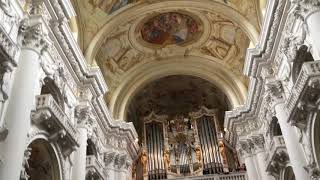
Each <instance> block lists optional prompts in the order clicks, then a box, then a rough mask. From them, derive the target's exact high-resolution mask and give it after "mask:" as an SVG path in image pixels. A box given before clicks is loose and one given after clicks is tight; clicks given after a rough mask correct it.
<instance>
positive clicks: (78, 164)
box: [72, 127, 88, 180]
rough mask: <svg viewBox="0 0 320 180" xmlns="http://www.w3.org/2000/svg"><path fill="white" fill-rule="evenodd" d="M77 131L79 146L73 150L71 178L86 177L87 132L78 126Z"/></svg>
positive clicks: (81, 178)
mask: <svg viewBox="0 0 320 180" xmlns="http://www.w3.org/2000/svg"><path fill="white" fill-rule="evenodd" d="M78 132H79V138H78V140H79V148H78V149H77V151H76V152H75V156H74V165H73V170H72V180H85V179H86V158H87V139H88V133H87V129H86V128H85V127H80V128H79V129H78Z"/></svg>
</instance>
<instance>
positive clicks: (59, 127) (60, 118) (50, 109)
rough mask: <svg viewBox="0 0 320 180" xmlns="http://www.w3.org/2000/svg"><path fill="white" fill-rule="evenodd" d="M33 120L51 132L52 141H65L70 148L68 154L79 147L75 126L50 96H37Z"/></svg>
mask: <svg viewBox="0 0 320 180" xmlns="http://www.w3.org/2000/svg"><path fill="white" fill-rule="evenodd" d="M32 120H33V122H34V123H35V124H41V125H43V126H44V127H45V128H46V129H47V130H48V132H50V134H51V136H50V138H51V140H54V139H57V138H58V139H59V138H61V139H63V144H64V145H68V146H69V147H68V148H67V149H68V151H66V153H68V154H69V153H71V152H72V151H73V150H74V149H75V146H78V134H77V130H76V128H75V126H74V125H73V124H72V123H71V120H70V119H69V118H68V116H67V115H66V114H65V113H64V112H63V111H62V110H61V108H60V106H59V105H58V103H57V102H56V101H55V100H54V98H53V97H52V96H51V95H50V94H45V95H38V96H36V110H34V111H33V112H32ZM69 148H71V149H69ZM70 150H71V151H70ZM68 154H65V155H68Z"/></svg>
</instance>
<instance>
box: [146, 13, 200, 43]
mask: <svg viewBox="0 0 320 180" xmlns="http://www.w3.org/2000/svg"><path fill="white" fill-rule="evenodd" d="M200 31H201V30H200V24H199V23H198V22H196V20H194V19H193V18H192V17H190V16H188V15H185V14H181V13H176V12H169V13H163V14H160V15H158V16H156V17H153V18H151V19H150V20H148V21H147V22H146V23H144V24H143V26H142V28H141V35H142V39H143V40H145V41H146V42H148V43H152V44H157V45H162V46H166V45H170V44H177V45H183V44H185V43H186V42H189V41H190V40H192V39H194V38H196V36H199V33H200Z"/></svg>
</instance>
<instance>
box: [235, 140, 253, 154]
mask: <svg viewBox="0 0 320 180" xmlns="http://www.w3.org/2000/svg"><path fill="white" fill-rule="evenodd" d="M252 149H253V143H252V141H251V140H250V139H246V140H240V141H239V143H238V150H239V152H240V155H241V156H243V157H248V156H251V155H252Z"/></svg>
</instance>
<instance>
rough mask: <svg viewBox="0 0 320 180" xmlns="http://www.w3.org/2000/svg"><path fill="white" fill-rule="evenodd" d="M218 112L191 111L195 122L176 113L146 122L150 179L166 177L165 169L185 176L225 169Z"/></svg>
mask: <svg viewBox="0 0 320 180" xmlns="http://www.w3.org/2000/svg"><path fill="white" fill-rule="evenodd" d="M215 112H216V111H214V113H212V111H211V112H210V113H206V112H203V111H199V112H196V113H195V115H191V114H190V117H191V118H192V121H190V120H189V119H188V118H185V117H183V116H176V117H174V119H165V120H163V119H162V120H159V119H152V118H151V119H149V120H148V121H147V122H145V127H144V128H145V138H146V146H147V149H148V158H149V161H148V168H149V179H150V180H153V179H166V172H170V173H171V174H172V173H173V174H176V175H177V176H180V174H181V176H182V175H192V174H194V173H199V172H200V171H203V173H204V174H212V173H220V172H223V171H224V169H223V167H224V162H223V158H222V156H221V154H220V153H221V152H220V151H219V149H220V147H219V142H218V140H219V139H220V138H221V128H220V125H219V121H218V118H217V116H216V113H215ZM190 124H191V126H190ZM165 150H168V151H166V152H165ZM200 152H201V153H200ZM164 153H166V155H165V154H164ZM167 153H168V154H167ZM165 157H166V159H167V158H170V159H168V161H170V162H171V163H168V164H171V168H169V167H170V166H169V167H168V168H166V165H165V163H166V164H167V162H165V159H164V158H165ZM198 163H201V164H200V165H201V166H199V165H198Z"/></svg>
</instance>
